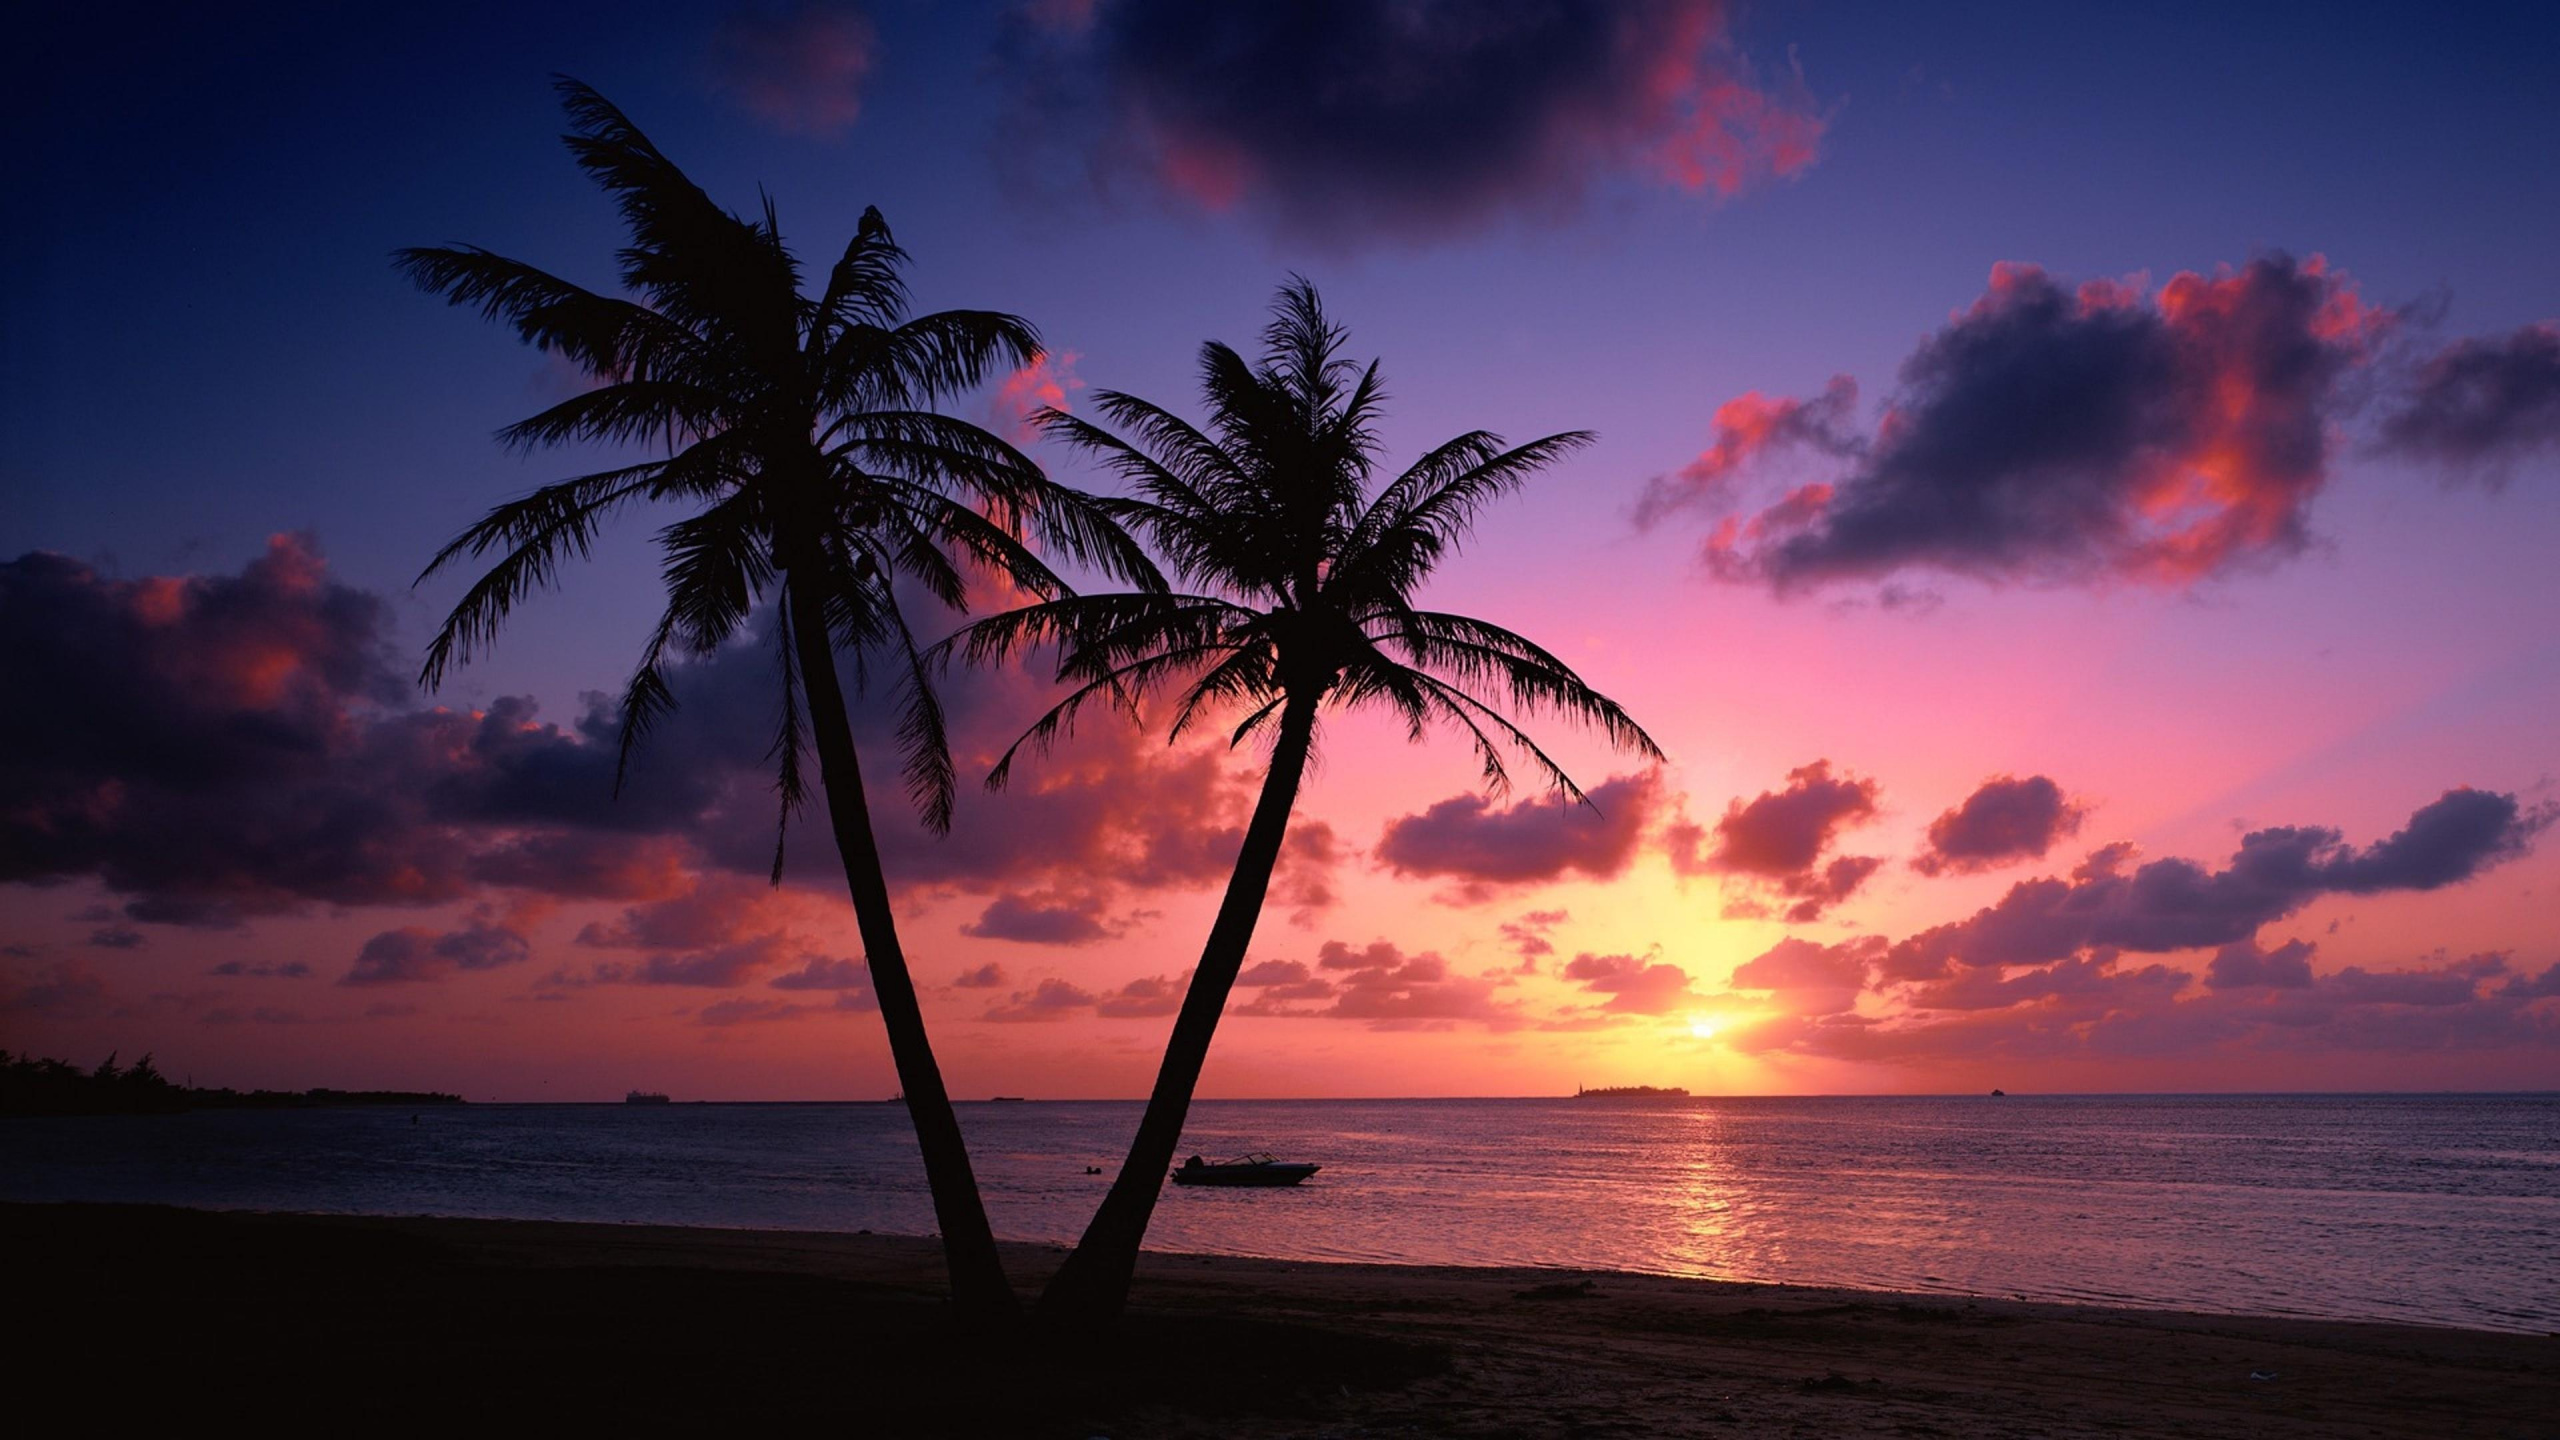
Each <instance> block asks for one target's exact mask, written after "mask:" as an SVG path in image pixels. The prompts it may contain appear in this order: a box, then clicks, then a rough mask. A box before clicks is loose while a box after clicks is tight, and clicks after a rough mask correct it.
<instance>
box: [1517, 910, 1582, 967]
mask: <svg viewBox="0 0 2560 1440" xmlns="http://www.w3.org/2000/svg"><path fill="white" fill-rule="evenodd" d="M1572 918H1573V916H1572V914H1571V913H1570V912H1569V911H1564V910H1532V911H1530V912H1529V913H1527V914H1525V915H1522V916H1521V917H1520V918H1519V919H1517V920H1505V921H1503V922H1502V926H1501V932H1502V940H1503V943H1504V944H1506V945H1509V946H1510V947H1511V948H1512V951H1513V952H1514V953H1516V954H1517V955H1519V957H1520V973H1521V974H1523V975H1535V974H1537V973H1538V958H1539V957H1540V956H1542V955H1553V954H1554V953H1556V942H1555V940H1554V939H1553V938H1552V937H1553V934H1554V931H1555V928H1556V927H1557V926H1559V925H1561V924H1563V923H1564V922H1565V921H1567V920H1570V919H1572Z"/></svg>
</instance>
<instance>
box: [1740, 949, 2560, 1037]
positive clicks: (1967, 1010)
mask: <svg viewBox="0 0 2560 1440" xmlns="http://www.w3.org/2000/svg"><path fill="white" fill-rule="evenodd" d="M2297 943H2298V942H2297ZM2292 948H2293V947H2292V946H2286V947H2280V948H2279V949H2278V950H2277V951H2275V952H2271V954H2272V955H2273V956H2285V955H2286V954H2287V952H2288V951H2290V950H2292ZM2227 953H2228V952H2227ZM2263 958H2264V957H2261V959H2254V960H2242V961H2239V962H2236V966H2235V968H2244V967H2246V966H2249V965H2255V964H2261V963H2263ZM2290 958H2292V959H2300V958H2303V957H2302V956H2301V954H2300V953H2299V952H2296V953H2295V954H2294V955H2292V956H2291V957H2290ZM2219 959H2220V957H2219V956H2218V957H2217V961H2219ZM2280 973H2281V975H2282V978H2281V980H2279V981H2274V982H2270V981H2268V980H2266V979H2264V978H2261V979H2258V980H2253V981H2251V982H2249V983H2245V984H2220V983H2214V982H2211V981H2209V982H2208V984H2207V985H2206V986H2204V987H2202V988H2198V987H2196V986H2194V985H2193V984H2192V981H2193V978H2194V977H2193V976H2191V975H2190V974H2188V973H2187V972H2186V971H2183V970H2178V969H2173V968H2170V967H2167V966H2164V965H2158V964H2151V965H2145V966H2142V967H2140V968H2139V969H2127V968H2124V967H2123V966H2122V965H2121V964H2120V963H2119V961H2118V959H2117V957H2116V956H2115V955H2113V954H2112V953H2106V952H2099V953H2092V954H2086V955H2078V956H2073V957H2071V958H2069V959H2066V960H2062V961H2058V962H2054V963H2052V964H2049V965H2044V966H2039V967H2035V968H2032V969H2027V970H2024V971H2012V972H2008V973H2006V974H2004V973H2002V972H2000V971H1997V970H1976V971H1970V972H1966V973H1964V974H1960V975H1953V976H1949V977H1946V978H1945V979H1943V980H1940V981H1936V982H1932V983H1931V984H1930V985H1928V986H1926V987H1922V988H1920V989H1919V990H1917V991H1915V992H1914V993H1913V994H1912V995H1911V997H1910V998H1911V999H1912V1001H1913V1008H1912V1009H1910V1010H1908V1011H1906V1012H1905V1013H1903V1014H1900V1015H1896V1016H1892V1017H1877V1016H1863V1015H1856V1014H1850V1013H1827V1014H1810V1013H1801V1014H1791V1015H1782V1016H1779V1017H1777V1018H1775V1019H1772V1020H1769V1021H1765V1022H1761V1023H1758V1024H1754V1025H1751V1026H1747V1027H1743V1028H1741V1029H1737V1030H1734V1031H1731V1032H1729V1033H1728V1037H1727V1038H1728V1039H1729V1040H1730V1042H1731V1043H1733V1044H1734V1045H1736V1046H1737V1047H1739V1048H1741V1049H1743V1050H1746V1051H1752V1052H1761V1053H1767V1052H1773V1051H1774V1052H1782V1053H1790V1054H1797V1055H1806V1056H1819V1057H1824V1058H1830V1059H1838V1060H1851V1061H1866V1062H1883V1063H1895V1064H1906V1065H1930V1064H1938V1063H1953V1064H1973V1065H1978V1064H1980V1063H1982V1062H1985V1061H1999V1060H2005V1059H2034V1060H2046V1059H2055V1058H2073V1057H2109V1058H2127V1057H2137V1058H2138V1057H2154V1058H2171V1059H2195V1058H2202V1057H2207V1056H2212V1055H2216V1054H2230V1055H2245V1056H2247V1057H2249V1058H2250V1059H2251V1061H2252V1063H2253V1064H2256V1065H2260V1066H2263V1065H2264V1063H2265V1062H2266V1061H2267V1059H2268V1058H2269V1057H2273V1056H2280V1055H2283V1054H2286V1053H2348V1054H2369V1055H2391V1054H2413V1053H2421V1052H2429V1051H2435V1052H2453V1053H2461V1054H2479V1053H2483V1052H2487V1051H2491V1050H2499V1049H2517V1048H2530V1049H2537V1050H2550V1049H2560V1007H2555V1006H2552V1005H2549V1004H2544V1003H2537V1002H2538V1001H2540V1000H2542V999H2543V996H2544V994H2545V993H2549V992H2550V991H2553V990H2560V985H2552V984H2549V983H2548V982H2550V981H2552V979H2553V977H2554V976H2560V966H2554V967H2552V968H2551V969H2550V970H2548V971H2545V972H2544V974H2543V976H2542V977H2540V978H2539V979H2534V980H2530V981H2528V980H2526V979H2525V977H2522V976H2519V975H2516V974H2515V973H2514V972H2513V971H2511V970H2510V968H2509V965H2508V961H2507V958H2506V957H2505V956H2503V955H2497V954H2485V955H2473V956H2469V957H2465V958H2463V959H2460V960H2448V959H2445V958H2443V957H2441V956H2438V957H2434V960H2433V963H2424V962H2422V963H2420V964H2419V965H2417V966H2414V967H2412V968H2408V969H2402V970H2378V971H2377V970H2366V969H2363V968H2362V967H2358V966H2349V967H2347V968H2346V969H2343V970H2340V971H2338V972H2337V973H2336V974H2333V975H2325V976H2317V977H2310V976H2304V975H2301V974H2299V973H2297V972H2295V971H2294V970H2293V969H2292V968H2291V966H2290V965H2289V964H2285V965H2284V966H2283V968H2282V970H2281V972H2280ZM2501 979H2503V980H2504V981H2505V983H2504V984H2503V985H2501V984H2498V983H2496V982H2498V981H2500V980H2501Z"/></svg>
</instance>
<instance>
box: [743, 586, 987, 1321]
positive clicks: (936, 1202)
mask: <svg viewBox="0 0 2560 1440" xmlns="http://www.w3.org/2000/svg"><path fill="white" fill-rule="evenodd" d="M797 578H798V577H797V576H794V577H793V579H794V580H795V581H796V580H797ZM791 611H792V613H791V617H790V621H791V631H792V634H791V643H792V646H793V649H794V650H795V651H796V652H797V654H798V657H799V661H800V683H801V688H802V689H803V690H804V691H805V692H806V693H807V696H808V701H809V734H810V738H811V739H812V740H813V741H814V742H815V743H816V746H817V751H818V773H819V776H820V779H821V781H822V783H823V784H824V785H825V786H826V791H827V819H828V820H829V822H830V823H831V824H832V825H833V826H834V829H835V836H836V851H837V853H838V854H839V855H841V856H842V857H843V860H844V880H845V888H846V889H848V890H850V891H852V892H853V915H854V921H855V923H856V925H857V926H858V927H859V929H860V931H861V934H862V953H863V958H864V961H865V962H866V963H867V964H868V965H869V966H870V967H871V990H872V993H873V994H874V995H875V996H877V997H878V998H879V1001H880V1018H881V1020H882V1022H883V1023H885V1024H886V1025H887V1027H888V1030H889V1055H890V1057H891V1059H893V1060H894V1061H895V1062H896V1063H897V1067H898V1084H899V1085H900V1086H901V1087H902V1088H903V1089H905V1091H906V1095H907V1118H908V1119H909V1120H911V1121H912V1122H914V1124H915V1127H916V1144H917V1148H918V1149H920V1150H922V1151H923V1152H924V1173H925V1180H926V1182H927V1183H928V1184H929V1185H931V1186H932V1189H933V1214H934V1218H935V1219H936V1220H937V1221H939V1222H940V1224H941V1226H942V1254H943V1259H944V1261H945V1263H947V1264H948V1265H949V1266H950V1268H951V1294H952V1298H953V1300H954V1302H955V1303H956V1304H957V1305H958V1306H959V1310H960V1315H961V1319H962V1320H963V1322H964V1323H967V1324H971V1325H974V1326H980V1327H985V1328H1001V1327H1006V1326H1010V1325H1011V1324H1013V1323H1014V1322H1015V1321H1017V1320H1018V1319H1019V1317H1020V1316H1021V1313H1022V1305H1021V1301H1020V1300H1019V1299H1018V1298H1017V1297H1016V1296H1015V1295H1014V1293H1013V1287H1012V1286H1011V1285H1010V1284H1008V1283H1007V1282H1006V1280H1005V1277H1004V1262H1003V1260H1002V1259H1001V1257H999V1256H998V1255H997V1254H996V1237H995V1232H994V1230H992V1229H991V1228H989V1226H988V1225H987V1207H986V1205H985V1203H984V1202H983V1201H982V1200H981V1199H980V1198H979V1195H978V1177H977V1175H976V1173H975V1172H973V1171H972V1170H971V1169H970V1166H969V1150H968V1147H967V1145H966V1144H964V1143H963V1142H962V1140H961V1138H960V1119H959V1117H958V1116H957V1115H955V1114H953V1113H952V1110H951V1096H950V1094H949V1093H948V1092H947V1091H945V1090H944V1089H943V1088H942V1068H941V1067H940V1066H939V1065H937V1064H935V1063H934V1059H933V1044H932V1041H931V1040H930V1039H928V1038H927V1036H926V1035H925V1029H924V1011H923V1009H922V1008H921V1007H920V1006H919V1005H918V1004H917V1003H916V986H915V981H914V979H913V978H912V977H911V976H909V975H908V973H907V956H906V952H905V951H904V950H903V949H901V948H900V947H899V945H898V927H897V923H896V921H895V919H894V918H893V917H892V916H891V914H890V912H889V882H888V879H887V877H886V876H885V875H883V874H882V872H881V869H880V847H879V844H878V843H877V842H876V841H875V840H874V839H873V837H872V833H871V809H870V806H869V804H868V803H866V802H865V800H864V798H863V793H862V764H861V759H860V757H859V756H857V755H856V754H855V753H854V748H853V726H852V723H851V722H850V721H849V720H848V719H847V718H846V716H845V705H844V691H843V689H842V688H841V686H840V683H839V682H838V680H837V679H836V661H835V653H834V647H833V646H831V645H830V644H829V643H828V639H827V630H826V624H825V622H824V621H823V620H821V619H820V618H818V617H820V616H823V615H824V614H825V613H826V611H825V610H824V609H823V608H822V605H821V602H820V598H819V597H818V596H816V595H814V594H811V593H808V590H807V587H806V586H805V585H802V584H794V585H793V586H792V591H791Z"/></svg>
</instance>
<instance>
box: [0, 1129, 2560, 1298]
mask: <svg viewBox="0 0 2560 1440" xmlns="http://www.w3.org/2000/svg"><path fill="white" fill-rule="evenodd" d="M960 1110H961V1123H962V1125H963V1126H964V1127H965V1129H966V1130H967V1132H968V1138H969V1144H970V1150H971V1154H972V1156H973V1157H974V1159H975V1160H976V1163H977V1167H978V1174H979V1179H980V1183H981V1184H982V1186H983V1187H984V1189H985V1192H986V1196H987V1208H988V1211H989V1213H990V1215H991V1217H992V1218H993V1221H994V1224H995V1228H996V1232H997V1234H998V1235H1000V1236H1002V1237H1004V1238H1006V1239H1012V1240H1034V1241H1053V1242H1061V1243H1064V1242H1071V1241H1073V1240H1074V1239H1075V1237H1076V1235H1077V1233H1078V1232H1079V1231H1080V1230H1081V1228H1082V1226H1083V1224H1084V1222H1085V1220H1086V1219H1087V1218H1088V1217H1089V1216H1090V1215H1091V1214H1092V1211H1093V1207H1094V1205H1095V1203H1096V1202H1097V1201H1098V1200H1099V1199H1100V1198H1101V1195H1102V1192H1103V1189H1104V1187H1105V1185H1106V1184H1107V1183H1108V1181H1109V1179H1110V1172H1111V1171H1113V1170H1114V1169H1116V1168H1117V1165H1118V1162H1119V1156H1120V1153H1121V1149H1122V1146H1123V1145H1124V1144H1125V1143H1126V1142H1127V1140H1128V1137H1129V1135H1130V1134H1131V1133H1132V1132H1133V1131H1134V1129H1135V1128H1136V1125H1137V1119H1138V1113H1139V1106H1138V1105H1137V1104H1136V1103H1135V1102H1100V1101H1096V1102H1064V1101H1061V1102H1043V1101H1026V1102H1020V1103H971V1104H964V1105H962V1106H961V1107H960ZM1183 1149H1184V1151H1185V1153H1189V1152H1198V1153H1201V1154H1204V1155H1207V1156H1209V1157H1211V1158H1213V1159H1214V1158H1219V1157H1223V1156H1226V1155H1231V1154H1235V1153H1239V1152H1243V1151H1248V1150H1268V1151H1272V1152H1276V1153H1277V1154H1279V1155H1280V1156H1281V1157H1282V1158H1285V1159H1292V1160H1308V1161H1314V1162H1317V1163H1319V1164H1321V1165H1323V1167H1324V1169H1323V1171H1322V1172H1321V1173H1320V1174H1318V1175H1317V1176H1316V1177H1315V1178H1314V1179H1312V1180H1310V1181H1308V1182H1307V1183H1306V1184H1305V1185H1304V1186H1301V1187H1299V1188H1296V1189H1287V1190H1197V1189H1186V1188H1182V1187H1177V1186H1168V1187H1166V1190H1165V1194H1164V1198H1163V1201H1162V1203H1161V1204H1160V1205H1159V1206H1158V1207H1157V1210H1156V1218H1155V1224H1154V1227H1153V1229H1152V1230H1151V1231H1150V1232H1149V1234H1148V1244H1149V1245H1150V1246H1151V1247H1153V1248H1157V1249H1163V1250H1174V1251H1197V1252H1210V1253H1218V1254H1233V1255H1259V1256H1270V1257H1277V1258H1283V1259H1303V1260H1350V1261H1391V1262H1401V1263H1413V1264H1432V1265H1537V1266H1570V1267H1587V1268H1607V1269H1619V1270H1639V1271H1650V1272H1655V1273H1661V1274H1672V1275H1696V1276H1710V1277H1714V1278H1717V1279H1726V1280H1759V1281H1781V1282H1788V1283H1796V1284H1819V1285H1845V1286H1855V1287H1863V1288H1871V1289H1882V1290H1914V1291H1928V1292H1937V1293H1945V1294H1964V1295H1984V1296H1997V1297H2002V1298H2023V1299H2030V1300H2062V1301H2082V1302H2090V1303H2098V1304H2107V1305H2132V1306H2146V1307H2156V1308H2171V1309H2187V1310H2205V1311H2217V1312H2226V1313H2247V1314H2262V1315H2303V1316H2325V1317H2331V1318H2341V1319H2356V1320H2389V1321H2403V1322H2415V1323H2423V1324H2433V1325H2458V1326H2469V1327H2473V1328H2479V1329H2492V1330H2507V1331H2523V1332H2529V1333H2544V1332H2560V1096H2555V1095H2450V1096H2448V1095H2320V1096H2052V1097H2039V1096H2015V1097H2009V1098H2003V1099H1994V1098H1988V1097H1962V1098H1957V1097H1894V1098H1785V1099H1703V1098H1702V1099H1693V1100H1687V1101H1668V1102H1619V1101H1606V1100H1543V1099H1539V1100H1327V1101H1203V1102H1201V1103H1199V1104H1197V1105H1195V1106H1194V1107H1193V1109H1192V1117H1191V1125H1190V1130H1189V1133H1188V1134H1187V1135H1186V1137H1185V1139H1184V1144H1183ZM1088 1165H1098V1166H1100V1167H1102V1168H1103V1170H1104V1172H1105V1173H1104V1174H1102V1175H1087V1174H1085V1173H1084V1171H1085V1167H1086V1166H1088ZM0 1199H8V1200H39V1201H41V1200H92V1201H153V1202H163V1203H169V1204H177V1205H191V1206H200V1207H209V1208H223V1209H263V1210H298V1211H318V1212H335V1213H357V1214H403V1215H405V1214H429V1215H461V1216H482V1217H493V1218H519V1219H544V1220H583V1221H607V1222H617V1221H618V1222H632V1223H648V1224H666V1225H709V1226H732V1227H744V1228H755V1229H765V1228H770V1229H808V1230H834V1231H855V1230H870V1231H875V1232H881V1233H906V1234H926V1233H930V1232H931V1230H932V1229H933V1217H932V1210H931V1206H930V1203H929V1201H928V1199H927V1196H926V1193H925V1188H924V1177H923V1173H922V1170H921V1167H920V1166H919V1164H918V1163H917V1160H916V1154H915V1140H914V1137H913V1134H912V1133H911V1132H910V1131H909V1129H908V1128H907V1119H906V1112H905V1109H904V1107H902V1106H898V1105H889V1104H765V1105H685V1104H678V1105H670V1106H662V1107H642V1106H623V1105H470V1106H461V1107H449V1108H442V1109H430V1110H423V1111H419V1112H417V1113H416V1116H415V1121H414V1123H413V1121H412V1114H411V1112H410V1111H408V1110H405V1109H402V1110H385V1109H337V1110H300V1111H205V1112H199V1113H193V1114H184V1115H169V1116H105V1117H80V1118H42V1119H30V1118H20V1119H10V1120H5V1121H0Z"/></svg>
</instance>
